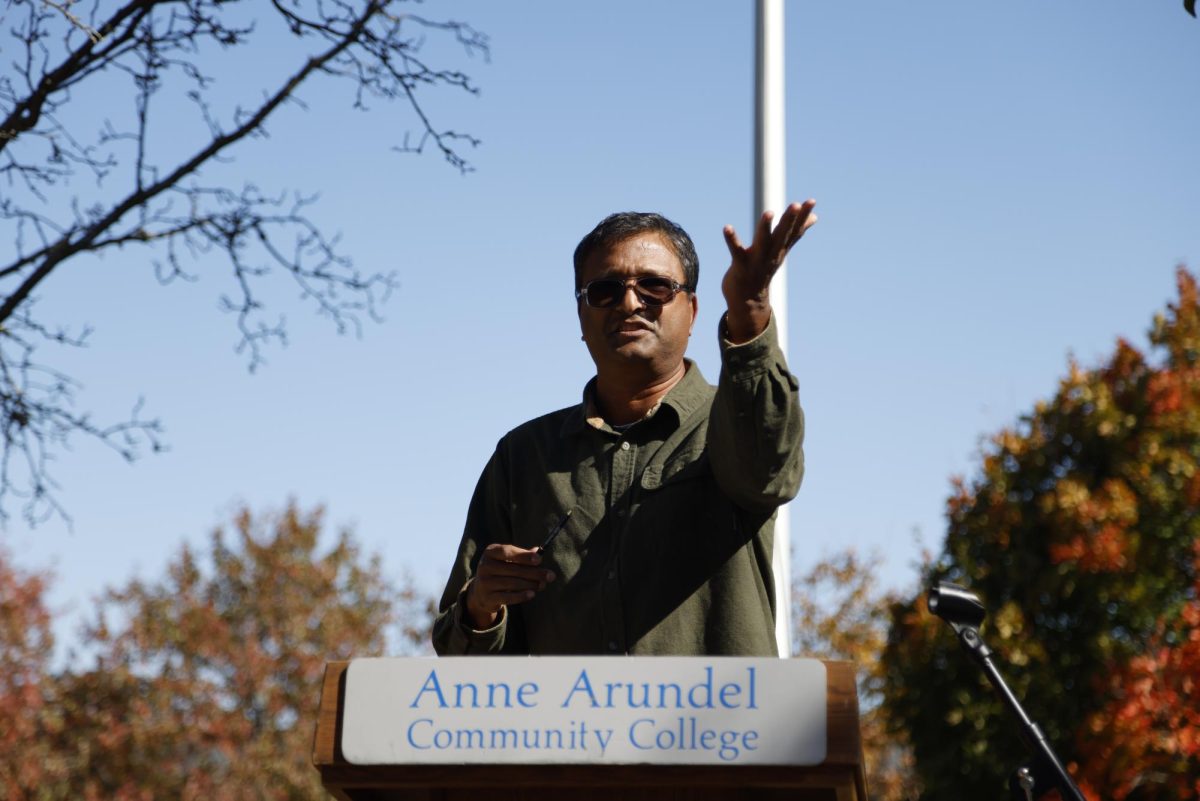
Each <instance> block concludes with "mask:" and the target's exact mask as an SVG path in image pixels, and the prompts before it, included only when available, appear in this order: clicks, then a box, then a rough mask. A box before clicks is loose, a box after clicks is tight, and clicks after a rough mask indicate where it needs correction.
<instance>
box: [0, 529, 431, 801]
mask: <svg viewBox="0 0 1200 801" xmlns="http://www.w3.org/2000/svg"><path fill="white" fill-rule="evenodd" d="M321 527H322V513H321V512H320V511H319V510H318V511H315V512H312V513H307V514H306V513H303V512H301V511H299V510H298V509H297V508H296V507H295V506H294V505H293V506H290V507H289V508H287V509H286V510H285V511H284V512H283V513H282V514H280V515H278V516H277V517H269V516H259V517H255V516H253V515H251V513H250V512H249V511H242V512H241V513H239V514H238V515H237V517H236V520H235V522H234V526H233V531H232V535H231V536H227V535H226V533H225V532H223V531H220V530H218V531H217V532H215V533H214V534H213V537H212V545H211V548H210V551H209V554H208V559H206V560H200V559H198V558H197V557H196V556H195V554H193V552H192V551H191V550H190V549H188V548H184V549H183V550H182V552H181V553H180V554H179V556H178V558H176V559H175V560H174V561H173V562H172V563H171V564H170V565H169V567H168V571H167V576H166V578H165V579H164V580H162V581H159V582H153V583H143V582H141V581H133V582H130V583H129V584H128V585H127V586H126V587H124V588H122V589H119V590H113V591H110V592H109V593H108V594H107V596H106V598H105V599H104V601H103V603H102V605H101V607H100V609H99V611H98V613H97V618H96V620H95V621H94V622H93V623H92V624H90V625H89V626H88V628H87V631H86V635H85V640H84V645H85V648H86V650H87V651H89V652H91V653H94V654H95V656H96V664H95V666H94V667H93V668H92V669H90V670H86V671H67V672H64V673H62V674H60V675H58V676H55V677H54V678H53V694H54V695H53V699H54V706H55V710H56V720H59V721H60V724H59V725H56V726H52V727H50V726H45V725H44V723H43V728H42V730H41V731H40V732H39V733H38V738H37V739H38V740H39V741H40V742H42V743H43V744H44V746H45V747H46V748H47V749H49V750H50V751H51V752H52V754H53V755H54V757H55V760H56V762H55V763H54V764H60V765H62V766H64V767H63V770H62V771H60V773H58V774H56V775H55V776H53V777H49V778H50V779H52V781H43V782H42V783H41V786H40V792H41V793H42V796H38V795H36V794H30V795H29V796H28V797H47V798H71V799H78V798H85V799H155V798H179V799H198V798H222V799H234V800H235V801H236V800H238V799H308V798H311V799H323V798H325V797H326V795H325V793H324V791H323V790H322V788H321V787H320V782H319V779H318V776H317V773H316V771H315V770H314V769H313V767H312V764H311V762H310V761H309V760H310V756H311V751H312V736H313V731H314V726H315V722H316V704H317V699H318V693H319V688H320V685H321V677H322V675H323V671H324V665H325V662H326V661H327V660H331V659H346V658H349V657H351V656H370V655H378V654H381V653H383V651H384V649H385V646H386V647H387V648H388V650H391V651H393V652H396V651H405V650H414V649H416V648H420V647H424V644H425V643H426V642H428V629H429V624H430V621H431V619H432V618H431V614H430V612H431V604H430V601H429V600H428V599H422V598H420V597H418V595H417V594H416V593H415V592H414V591H413V590H412V588H411V586H410V585H409V583H408V582H405V583H404V586H403V588H402V589H400V590H397V589H395V588H394V587H393V585H391V584H389V582H388V581H387V580H386V578H385V577H384V575H383V573H382V571H381V569H380V564H379V560H378V557H372V558H365V557H364V556H363V554H362V553H361V552H360V550H359V548H358V546H357V545H356V544H355V543H354V541H353V539H352V538H351V536H350V535H349V534H348V533H347V532H342V533H341V534H339V535H338V536H337V538H336V540H335V541H334V542H333V543H332V546H331V547H329V548H327V549H324V548H322V547H321V544H320V541H321V539H322V537H321ZM396 625H399V626H400V628H399V630H396V629H395V628H394V626H396ZM390 635H395V636H392V637H391V640H390V642H389V636H390ZM25 769H26V765H25V763H24V761H21V762H16V763H14V770H17V771H21V770H25ZM33 778H34V779H37V778H38V776H37V774H36V772H35V774H34V775H33ZM23 786H28V785H23ZM0 796H2V797H6V798H12V797H17V798H19V797H21V796H19V795H16V796H14V795H11V794H6V792H5V787H4V785H3V784H0Z"/></svg>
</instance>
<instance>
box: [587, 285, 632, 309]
mask: <svg viewBox="0 0 1200 801" xmlns="http://www.w3.org/2000/svg"><path fill="white" fill-rule="evenodd" d="M584 291H585V292H586V298H587V304H588V305H589V306H591V307H592V308H595V309H603V308H606V307H608V306H615V305H616V304H617V302H618V301H619V300H620V299H621V295H622V294H623V293H624V292H625V285H624V284H622V283H621V282H620V281H612V280H603V279H601V280H599V281H592V282H591V283H590V284H588V285H587V286H586V287H585V288H584Z"/></svg>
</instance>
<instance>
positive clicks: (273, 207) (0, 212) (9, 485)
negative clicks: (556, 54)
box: [0, 0, 487, 524]
mask: <svg viewBox="0 0 1200 801" xmlns="http://www.w3.org/2000/svg"><path fill="white" fill-rule="evenodd" d="M407 5H409V4H408V3H406V2H404V0H272V2H271V3H269V4H261V3H249V2H239V0H127V1H126V2H123V3H120V4H118V5H117V6H116V7H115V8H113V7H110V6H107V5H106V4H105V3H102V2H99V0H95V2H93V3H92V4H90V5H89V6H88V8H87V10H86V12H85V11H84V9H83V8H81V5H80V3H79V2H78V1H77V0H57V2H52V1H51V0H11V2H10V4H9V11H8V12H7V14H6V18H5V23H6V25H8V28H6V30H5V31H4V32H0V37H3V36H6V37H7V38H8V41H7V42H5V43H4V45H3V46H0V53H3V57H4V58H7V59H8V62H7V63H5V64H4V65H3V66H2V67H0V236H5V235H7V237H6V238H7V240H8V241H10V242H13V243H14V244H15V252H14V253H13V255H12V256H11V257H9V258H7V259H6V260H5V261H3V262H0V438H2V440H3V448H4V450H3V453H2V454H0V522H3V521H4V520H5V519H7V517H8V514H9V508H10V503H11V502H13V501H14V499H15V500H16V502H17V503H19V504H20V505H21V509H22V516H23V517H24V519H25V520H26V521H27V522H29V523H30V524H35V523H37V522H41V521H44V520H45V519H47V518H48V517H53V516H56V515H57V516H62V517H66V512H65V510H64V508H63V506H62V505H61V503H60V502H59V500H58V497H57V493H56V490H57V485H56V484H55V483H54V481H53V479H52V477H51V476H50V473H49V468H50V466H51V465H52V463H53V461H54V459H55V458H56V456H57V454H59V453H60V452H61V451H62V450H64V449H67V448H69V447H70V441H71V438H72V436H73V435H83V436H84V437H85V438H91V439H94V440H98V441H100V442H103V443H104V444H106V445H108V446H109V447H112V448H114V449H115V450H116V451H117V452H118V453H120V454H121V455H122V456H123V457H124V458H126V459H131V460H132V459H134V458H136V457H137V456H139V455H140V454H142V453H144V452H148V451H154V450H158V449H161V447H162V444H161V439H160V436H161V431H162V429H161V425H160V424H159V422H158V421H157V420H153V419H151V420H146V419H144V418H142V416H141V402H140V401H139V402H138V404H137V405H136V406H135V408H134V411H133V412H132V413H131V414H130V415H129V417H128V419H125V420H122V421H120V422H117V423H112V424H99V423H95V422H93V421H92V420H91V418H90V417H89V416H88V415H87V414H86V413H84V412H78V411H76V410H75V403H76V400H77V398H78V395H79V392H80V389H81V388H80V387H79V385H78V384H77V383H76V382H75V381H74V380H73V379H71V378H70V377H69V376H67V375H64V374H62V373H60V372H58V371H57V370H55V369H54V368H53V367H52V366H51V365H50V364H49V363H47V362H46V361H44V360H43V359H41V358H40V357H39V356H38V353H39V352H40V349H42V348H45V347H80V346H82V345H83V344H84V339H85V336H83V335H81V336H78V337H75V336H70V335H68V334H65V333H63V331H61V330H59V329H56V328H53V327H51V326H48V325H47V324H46V323H45V322H44V321H42V320H40V319H39V318H38V317H37V316H36V315H35V314H34V313H33V309H34V305H33V303H34V300H35V298H36V295H37V293H38V292H39V291H40V290H41V288H42V287H43V286H44V285H45V281H46V279H47V278H48V277H49V276H50V275H58V274H60V273H61V272H62V271H63V270H68V271H69V267H68V265H69V264H71V263H73V262H80V261H82V260H84V259H87V258H88V257H89V256H96V255H99V254H102V253H104V252H106V251H109V250H113V249H121V250H122V251H125V250H129V251H130V252H134V251H136V250H145V251H146V253H147V256H148V259H147V262H148V264H150V265H152V266H153V268H154V270H155V274H156V275H157V276H158V278H159V280H160V281H163V282H168V281H171V280H174V279H176V278H184V279H192V278H194V277H195V276H196V273H195V272H193V269H197V268H198V269H210V268H211V266H212V264H213V260H214V257H219V258H220V260H222V261H223V262H224V263H225V264H226V265H228V272H227V273H226V278H225V280H227V281H229V282H230V288H229V289H228V290H226V291H224V292H223V294H222V295H221V307H222V308H223V309H224V310H225V311H227V312H229V313H230V314H231V315H232V318H233V320H234V327H235V329H236V331H237V332H238V337H239V345H238V347H237V350H238V352H239V353H242V354H244V356H245V357H246V358H247V364H248V367H249V369H250V370H251V371H253V370H255V369H257V368H258V367H259V366H260V365H261V364H262V363H263V360H264V348H265V347H267V346H268V345H269V344H270V343H272V342H286V330H285V329H284V327H283V324H282V322H281V319H282V318H280V317H278V316H275V315H272V316H270V317H268V310H267V309H266V308H265V304H264V303H263V302H262V301H261V300H260V295H259V291H260V288H261V287H263V286H265V282H267V281H269V280H273V279H274V277H275V276H278V275H280V274H284V275H287V276H290V280H291V281H293V282H294V283H295V284H296V285H297V286H298V287H299V288H300V291H301V299H302V302H306V303H308V304H311V305H312V307H314V308H315V309H316V310H317V311H318V313H320V314H321V315H323V316H326V317H328V318H329V319H330V320H331V322H332V324H333V326H334V328H335V330H337V331H338V332H346V331H353V332H356V333H357V332H359V331H360V330H361V325H362V320H363V318H367V319H371V320H378V319H379V313H378V308H379V304H380V303H382V302H383V301H385V300H386V298H387V296H388V294H389V293H390V291H391V290H392V288H393V287H394V285H395V279H394V277H393V276H392V275H385V274H362V273H360V272H358V271H357V270H355V268H354V266H353V264H352V262H351V261H350V259H349V258H347V257H346V255H345V254H343V253H342V252H341V251H340V250H339V241H338V237H337V236H328V235H326V234H325V233H323V232H322V230H321V227H320V225H319V223H318V222H316V221H315V220H314V219H312V218H311V217H310V216H309V215H310V212H311V211H312V210H313V208H314V203H315V196H314V195H311V194H304V193H302V192H301V191H299V188H295V187H293V188H288V189H286V190H279V191H273V192H270V193H268V192H264V191H262V190H260V189H259V188H258V187H257V186H255V185H254V184H252V183H246V184H245V185H243V186H241V187H240V188H238V187H231V186H223V185H220V184H217V185H206V184H204V183H202V182H201V176H202V174H203V173H205V172H211V171H206V168H207V167H209V166H210V165H215V164H223V163H227V162H228V161H229V160H230V159H231V158H232V157H233V155H234V154H235V153H236V150H237V146H238V144H239V143H241V142H243V141H245V140H247V139H250V138H254V137H257V136H262V135H264V134H265V133H266V130H267V129H266V126H267V123H268V122H269V121H270V120H271V119H272V118H273V116H274V115H275V114H276V113H277V112H278V111H279V109H280V108H282V107H283V106H285V105H286V104H288V103H299V104H301V105H303V101H302V98H300V96H299V92H300V90H301V89H302V88H303V87H304V86H307V85H309V84H311V83H313V82H314V81H318V80H321V81H334V82H341V83H343V84H345V85H346V86H347V87H348V89H349V90H350V97H349V102H350V103H351V105H352V106H353V107H355V108H360V109H366V107H367V100H368V99H369V98H374V99H379V100H384V101H400V103H401V105H402V106H403V107H406V108H407V109H408V113H409V114H410V115H411V120H412V130H411V131H410V132H408V133H405V134H403V135H402V136H401V138H400V141H399V142H398V143H397V144H396V146H395V149H397V150H415V151H420V150H422V149H423V148H424V147H425V146H427V145H433V146H434V147H435V148H436V149H437V151H438V152H440V153H441V154H442V157H443V158H445V159H446V161H447V162H448V163H449V164H451V165H452V166H453V167H455V168H457V169H458V170H460V171H463V172H465V171H468V170H469V169H470V165H469V164H468V162H467V161H466V160H465V159H464V158H463V156H462V154H461V152H460V150H459V148H461V147H462V146H464V145H466V146H474V145H476V144H478V142H477V140H476V139H474V138H473V137H471V136H469V135H466V134H462V133H459V132H456V131H454V130H441V129H439V128H437V127H435V125H434V123H433V121H432V119H431V118H430V116H429V115H428V114H427V113H426V111H425V109H424V107H423V105H422V98H423V96H424V93H425V92H427V91H429V90H431V89H436V88H439V87H449V88H453V89H458V90H462V91H465V92H468V93H474V92H476V91H477V90H476V88H475V87H474V85H473V84H472V83H471V81H470V79H469V78H468V76H467V75H466V74H465V73H463V72H460V71H458V70H456V69H441V68H436V67H433V66H431V65H430V64H428V63H426V61H425V59H424V56H423V55H422V53H421V51H422V48H423V46H424V45H425V43H426V39H425V37H426V35H427V34H428V35H433V36H444V37H450V38H451V39H452V41H453V42H455V43H457V44H458V45H459V46H461V47H462V48H463V51H464V52H465V54H467V55H468V56H470V55H475V54H482V55H484V56H485V57H486V55H487V39H486V37H485V36H483V35H482V34H480V33H478V32H476V31H474V30H473V29H472V28H470V27H469V26H468V25H466V24H463V23H459V22H439V21H432V20H428V19H425V18H423V17H418V16H415V15H412V14H408V13H405V12H404V11H402V10H401V9H403V8H404V7H406V6H407ZM272 26H275V28H276V29H277V30H280V28H279V26H282V28H281V30H282V31H284V32H285V33H284V35H285V37H289V38H290V40H291V42H292V44H293V45H294V46H295V50H296V53H297V55H296V60H295V62H294V66H293V67H292V68H291V70H290V71H289V72H287V73H286V77H283V78H281V79H279V80H278V81H277V82H276V83H275V84H274V85H267V86H264V87H263V91H262V93H261V97H260V99H259V100H258V101H257V102H255V103H253V104H251V105H249V106H241V105H236V104H234V105H230V104H229V100H228V98H223V97H222V96H221V94H220V93H219V92H218V89H217V86H216V84H217V81H216V80H214V78H213V77H211V76H210V75H208V74H207V73H206V70H205V69H204V66H203V65H204V64H205V63H210V61H209V60H210V59H213V58H216V57H218V56H220V55H221V54H222V53H226V52H228V51H229V50H231V49H237V48H247V47H252V46H253V43H254V42H255V41H257V39H256V37H259V36H261V35H263V34H261V33H260V32H261V31H268V30H270V29H271V28H272ZM0 41H2V40H0ZM211 63H216V62H211ZM121 91H125V92H126V94H125V95H124V97H125V101H124V103H121V102H119V101H118V100H117V99H116V98H117V97H118V96H119V94H120V92H121ZM101 95H102V96H104V97H106V98H109V97H112V98H114V99H113V101H112V102H111V103H107V102H106V113H112V114H115V115H120V113H121V111H122V108H125V109H128V111H127V112H126V114H127V116H126V117H125V119H126V120H127V122H125V123H115V124H114V122H113V120H112V119H109V118H105V119H103V120H102V121H101V122H100V125H99V126H98V132H97V133H95V134H86V135H85V128H86V126H81V125H80V124H79V122H78V117H77V115H76V114H75V110H76V108H77V106H78V104H73V103H72V99H73V98H75V97H82V96H101ZM180 101H183V102H184V103H185V104H188V103H190V105H191V107H192V108H194V109H195V113H196V115H197V116H196V127H197V130H198V133H200V134H201V135H202V136H203V139H202V141H201V142H200V143H199V144H198V145H197V144H193V146H192V149H191V150H190V152H180V149H179V147H178V146H176V143H174V142H169V141H164V139H163V135H162V134H161V133H159V134H158V138H155V132H156V131H157V129H158V125H157V122H154V121H155V120H158V119H159V118H161V117H162V116H163V115H164V114H165V113H166V112H165V111H164V109H165V108H168V107H169V108H171V109H176V108H178V107H179V103H180ZM109 106H111V109H112V110H111V112H107V107H109ZM114 119H115V117H114ZM152 123H153V124H152ZM193 142H195V140H193ZM413 143H415V144H413ZM84 178H87V179H88V182H82V183H81V181H82V179H84ZM189 264H194V265H195V268H190V267H189V266H188V265H189ZM68 274H69V272H68Z"/></svg>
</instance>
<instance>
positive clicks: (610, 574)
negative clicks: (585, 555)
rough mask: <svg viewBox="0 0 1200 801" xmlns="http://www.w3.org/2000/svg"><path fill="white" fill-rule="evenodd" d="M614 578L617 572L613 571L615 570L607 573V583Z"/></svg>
mask: <svg viewBox="0 0 1200 801" xmlns="http://www.w3.org/2000/svg"><path fill="white" fill-rule="evenodd" d="M616 577H617V571H615V570H610V571H608V580H609V581H612V580H613V579H615V578H616Z"/></svg>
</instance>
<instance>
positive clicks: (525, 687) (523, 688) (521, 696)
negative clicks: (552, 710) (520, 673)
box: [517, 681, 538, 709]
mask: <svg viewBox="0 0 1200 801" xmlns="http://www.w3.org/2000/svg"><path fill="white" fill-rule="evenodd" d="M537 691H538V686H537V685H536V684H534V683H533V682H532V681H527V682H525V683H524V684H522V685H520V686H519V687H517V703H518V704H520V705H521V706H523V707H525V708H526V709H529V708H531V707H535V706H537V701H526V700H525V694H526V693H536V692H537Z"/></svg>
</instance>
